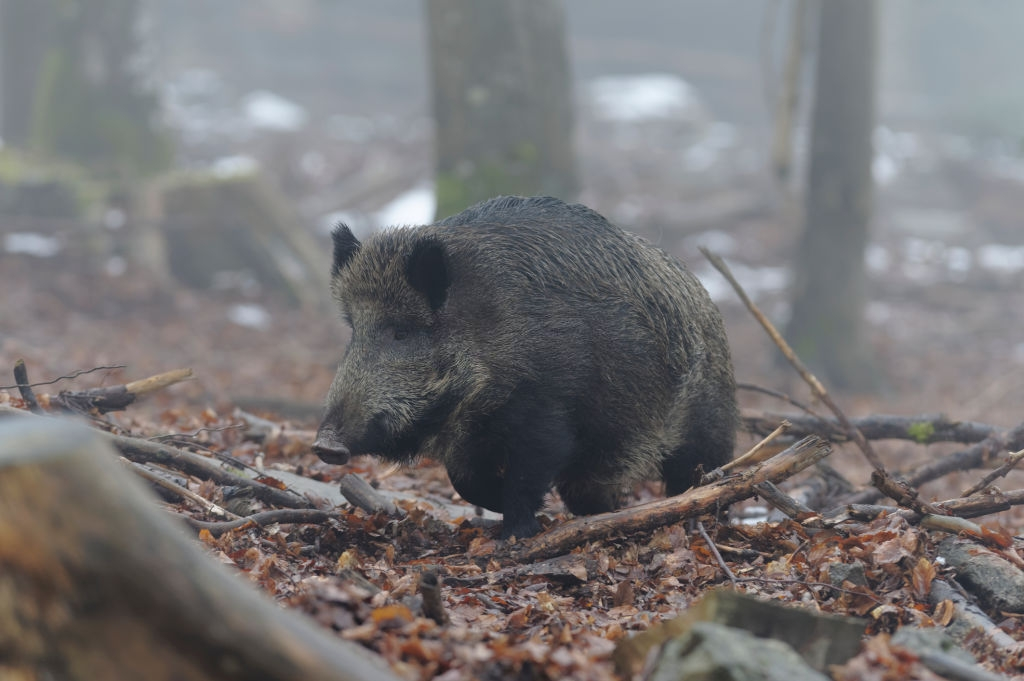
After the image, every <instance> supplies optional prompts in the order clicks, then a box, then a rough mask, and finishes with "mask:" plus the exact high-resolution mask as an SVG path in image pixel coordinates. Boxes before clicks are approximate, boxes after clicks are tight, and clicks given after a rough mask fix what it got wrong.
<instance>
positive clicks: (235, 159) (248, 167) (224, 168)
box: [210, 154, 260, 179]
mask: <svg viewBox="0 0 1024 681" xmlns="http://www.w3.org/2000/svg"><path fill="white" fill-rule="evenodd" d="M259 168H260V163H259V161H257V160H256V159H254V158H253V157H252V156H245V155H242V154H236V155H234V156H224V157H222V158H218V159H217V160H216V161H214V162H213V163H212V164H210V172H211V173H213V176H214V177H219V178H221V179H227V178H231V177H239V176H241V175H252V174H254V173H255V172H257V171H258V170H259Z"/></svg>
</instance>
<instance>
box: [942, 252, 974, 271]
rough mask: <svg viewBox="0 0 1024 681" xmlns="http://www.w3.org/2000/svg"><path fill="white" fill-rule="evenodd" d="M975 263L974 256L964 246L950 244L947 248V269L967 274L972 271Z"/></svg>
mask: <svg viewBox="0 0 1024 681" xmlns="http://www.w3.org/2000/svg"><path fill="white" fill-rule="evenodd" d="M973 263H974V256H973V255H971V252H970V251H969V250H968V249H966V248H963V247H962V246H950V247H949V248H947V249H946V269H948V270H949V271H950V272H951V273H953V274H956V275H961V274H967V273H968V272H970V271H971V266H972V264H973Z"/></svg>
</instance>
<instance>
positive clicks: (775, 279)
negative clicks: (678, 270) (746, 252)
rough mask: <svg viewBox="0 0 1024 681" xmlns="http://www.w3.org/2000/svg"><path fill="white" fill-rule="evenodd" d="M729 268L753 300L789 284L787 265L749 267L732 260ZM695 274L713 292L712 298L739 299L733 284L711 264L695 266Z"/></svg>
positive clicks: (780, 289) (781, 289)
mask: <svg viewBox="0 0 1024 681" xmlns="http://www.w3.org/2000/svg"><path fill="white" fill-rule="evenodd" d="M729 269H731V270H732V273H733V276H735V277H736V281H738V282H739V283H740V286H742V287H743V289H744V290H745V291H746V292H747V295H748V296H750V298H751V299H752V300H757V299H758V298H759V297H760V296H761V295H763V294H765V293H774V292H777V291H783V290H785V289H786V287H788V286H789V269H788V268H786V267H748V266H747V265H744V264H743V263H734V262H731V263H729ZM695 274H697V277H698V278H699V279H700V281H701V283H702V284H704V288H706V289H707V290H708V293H709V294H711V299H712V300H716V301H720V300H731V301H738V300H739V298H738V296H737V295H736V292H735V291H733V289H732V285H731V284H730V283H729V282H727V281H726V280H725V278H724V277H723V276H722V275H721V273H720V272H719V271H718V270H716V269H714V268H713V267H711V265H703V264H702V265H700V266H699V268H695Z"/></svg>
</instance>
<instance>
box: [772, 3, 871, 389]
mask: <svg viewBox="0 0 1024 681" xmlns="http://www.w3.org/2000/svg"><path fill="white" fill-rule="evenodd" d="M818 16H819V30H818V59H817V62H818V63H817V72H816V76H815V93H814V105H813V112H812V123H811V126H812V129H811V140H810V165H809V177H808V181H807V186H806V190H805V194H804V211H803V212H804V226H803V235H802V237H801V240H800V245H799V249H798V253H797V259H796V262H795V263H794V266H793V271H794V289H793V308H792V316H791V317H790V321H789V325H788V327H787V329H786V335H787V337H788V338H789V341H790V343H791V344H792V345H793V348H794V349H795V350H796V352H797V354H798V355H799V356H800V357H801V359H803V360H804V361H805V362H806V363H807V364H808V365H809V366H810V367H811V368H812V369H813V370H814V371H816V372H821V374H822V375H823V377H825V378H827V380H828V381H829V382H831V383H832V384H833V385H834V386H836V387H839V388H852V389H870V388H872V387H873V386H874V385H875V383H876V382H877V378H878V377H877V374H876V372H875V370H874V366H873V362H872V357H871V353H870V349H869V348H868V347H867V345H866V343H865V342H864V337H863V327H864V304H865V283H866V278H865V267H864V250H865V248H866V247H867V242H868V227H869V225H870V222H871V213H872V200H873V180H872V175H871V163H872V149H873V146H872V141H871V135H872V131H873V130H874V125H875V70H876V69H875V66H876V60H877V54H876V53H877V20H876V5H875V0H842V1H839V0H824V1H823V2H821V3H820V5H819V7H818Z"/></svg>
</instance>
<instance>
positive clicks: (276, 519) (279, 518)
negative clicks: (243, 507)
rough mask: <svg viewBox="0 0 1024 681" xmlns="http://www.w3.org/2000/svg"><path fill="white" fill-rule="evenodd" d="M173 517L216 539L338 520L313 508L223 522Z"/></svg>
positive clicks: (295, 509)
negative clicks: (244, 531)
mask: <svg viewBox="0 0 1024 681" xmlns="http://www.w3.org/2000/svg"><path fill="white" fill-rule="evenodd" d="M173 515H176V516H178V517H179V518H181V519H182V520H184V521H185V522H186V523H188V524H189V525H191V526H192V527H194V528H195V529H197V530H207V531H208V532H209V533H210V534H212V535H213V536H214V537H219V536H220V535H222V534H224V533H225V532H229V531H231V530H237V529H239V528H242V527H248V526H250V525H253V526H256V527H266V526H267V525H273V524H275V523H279V524H281V525H290V524H296V525H298V524H310V525H318V524H320V523H324V522H326V521H328V520H330V519H331V518H337V517H338V515H337V514H336V513H331V512H329V511H319V510H317V509H313V508H284V509H277V510H275V511H264V512H262V513H254V514H253V515H250V516H246V517H244V518H238V519H237V520H225V521H222V522H208V521H205V520H196V519H195V518H192V517H190V516H187V515H184V514H182V513H174V514H173Z"/></svg>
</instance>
